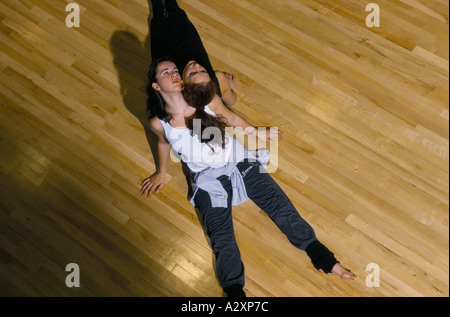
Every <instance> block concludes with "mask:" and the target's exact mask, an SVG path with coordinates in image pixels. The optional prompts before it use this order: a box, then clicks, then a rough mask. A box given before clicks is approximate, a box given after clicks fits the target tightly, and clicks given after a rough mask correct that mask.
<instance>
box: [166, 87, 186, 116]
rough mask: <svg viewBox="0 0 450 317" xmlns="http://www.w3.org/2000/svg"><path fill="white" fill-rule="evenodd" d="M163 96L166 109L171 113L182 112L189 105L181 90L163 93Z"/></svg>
mask: <svg viewBox="0 0 450 317" xmlns="http://www.w3.org/2000/svg"><path fill="white" fill-rule="evenodd" d="M163 97H164V100H165V102H166V111H167V112H168V113H170V114H172V115H177V114H182V113H184V112H185V111H186V110H187V109H188V108H189V107H190V106H189V104H188V103H187V102H186V100H184V97H183V94H182V93H181V92H180V93H174V94H165V95H164V96H163Z"/></svg>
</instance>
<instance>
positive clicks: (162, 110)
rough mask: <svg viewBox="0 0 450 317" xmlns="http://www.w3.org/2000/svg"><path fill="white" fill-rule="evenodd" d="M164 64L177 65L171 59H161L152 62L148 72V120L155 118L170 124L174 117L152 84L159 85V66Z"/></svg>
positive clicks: (167, 57)
mask: <svg viewBox="0 0 450 317" xmlns="http://www.w3.org/2000/svg"><path fill="white" fill-rule="evenodd" d="M163 62H172V63H174V64H175V61H174V60H173V59H172V58H171V57H170V56H166V57H159V58H156V59H154V60H153V61H152V64H151V65H150V68H149V70H148V74H147V79H148V85H147V118H148V119H151V118H153V117H158V118H159V119H161V120H164V121H166V122H169V121H170V120H172V118H173V117H172V115H171V114H170V113H168V112H167V111H166V102H165V101H164V98H163V97H162V96H161V94H160V93H159V91H156V90H155V89H153V86H152V84H154V83H157V82H158V81H157V79H156V75H157V69H158V65H159V64H161V63H163Z"/></svg>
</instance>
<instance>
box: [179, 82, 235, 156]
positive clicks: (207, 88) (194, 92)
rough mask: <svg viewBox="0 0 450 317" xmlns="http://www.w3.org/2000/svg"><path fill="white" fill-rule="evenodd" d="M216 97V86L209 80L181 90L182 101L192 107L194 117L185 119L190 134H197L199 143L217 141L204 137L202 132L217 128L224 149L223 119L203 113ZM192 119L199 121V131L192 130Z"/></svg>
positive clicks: (211, 137) (212, 136) (186, 85)
mask: <svg viewBox="0 0 450 317" xmlns="http://www.w3.org/2000/svg"><path fill="white" fill-rule="evenodd" d="M215 95H216V85H215V84H214V82H213V81H212V80H211V81H209V82H208V83H201V84H185V85H184V89H183V97H184V100H186V102H187V103H188V104H189V105H190V106H191V107H194V108H195V109H196V110H195V113H194V115H192V116H190V117H188V118H186V125H187V127H188V128H189V129H190V130H191V131H192V134H193V135H194V134H197V137H198V138H199V140H200V142H203V143H206V142H208V143H209V142H212V141H217V140H215V139H214V135H210V136H206V135H205V136H204V135H203V131H205V129H206V128H210V127H213V128H217V129H219V131H220V133H221V143H220V145H221V147H222V148H225V145H226V143H225V121H226V120H225V118H223V117H222V116H217V117H214V116H212V115H210V114H208V113H207V112H206V111H205V106H206V105H208V104H209V103H211V101H212V100H213V98H214V96H215ZM194 119H200V120H201V121H200V122H201V128H200V131H195V129H194Z"/></svg>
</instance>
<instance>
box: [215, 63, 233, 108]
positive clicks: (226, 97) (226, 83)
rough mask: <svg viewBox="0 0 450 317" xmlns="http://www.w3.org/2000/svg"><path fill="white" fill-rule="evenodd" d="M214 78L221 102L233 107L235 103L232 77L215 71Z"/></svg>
mask: <svg viewBox="0 0 450 317" xmlns="http://www.w3.org/2000/svg"><path fill="white" fill-rule="evenodd" d="M216 77H217V79H218V81H219V84H220V91H221V93H222V101H223V102H224V103H225V105H227V106H228V107H231V106H233V105H234V104H235V103H236V101H237V95H236V92H235V90H236V86H235V81H234V75H232V74H229V73H227V72H221V71H217V70H216Z"/></svg>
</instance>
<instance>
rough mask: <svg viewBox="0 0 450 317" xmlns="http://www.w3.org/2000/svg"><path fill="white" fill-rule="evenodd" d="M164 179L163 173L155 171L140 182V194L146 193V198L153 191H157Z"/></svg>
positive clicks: (164, 181)
mask: <svg viewBox="0 0 450 317" xmlns="http://www.w3.org/2000/svg"><path fill="white" fill-rule="evenodd" d="M166 181H167V179H166V175H165V173H164V174H163V173H160V172H156V173H155V174H153V175H152V176H150V177H149V178H147V179H146V180H144V181H143V182H142V188H141V196H144V195H147V198H150V197H151V196H152V194H153V193H154V192H155V193H159V192H160V191H161V189H162V188H163V187H164V185H165V184H166Z"/></svg>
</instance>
